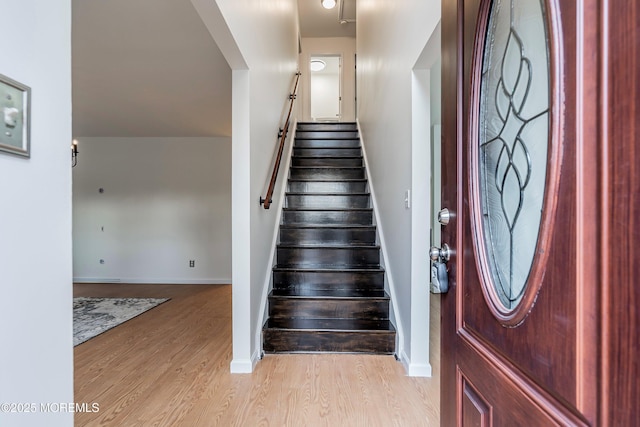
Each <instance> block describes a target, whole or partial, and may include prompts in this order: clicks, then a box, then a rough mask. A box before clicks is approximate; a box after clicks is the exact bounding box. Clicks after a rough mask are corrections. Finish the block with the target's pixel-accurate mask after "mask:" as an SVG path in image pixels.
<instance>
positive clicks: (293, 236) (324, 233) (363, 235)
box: [280, 228, 376, 245]
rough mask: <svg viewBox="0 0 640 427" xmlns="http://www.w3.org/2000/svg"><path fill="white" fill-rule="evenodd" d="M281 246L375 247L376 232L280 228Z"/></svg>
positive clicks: (372, 230)
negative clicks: (335, 245) (332, 245)
mask: <svg viewBox="0 0 640 427" xmlns="http://www.w3.org/2000/svg"><path fill="white" fill-rule="evenodd" d="M280 243H281V244H298V245H309V244H319V243H325V244H343V245H349V244H355V245H375V243H376V231H375V229H373V228H362V229H340V228H329V229H326V228H295V229H292V228H281V229H280Z"/></svg>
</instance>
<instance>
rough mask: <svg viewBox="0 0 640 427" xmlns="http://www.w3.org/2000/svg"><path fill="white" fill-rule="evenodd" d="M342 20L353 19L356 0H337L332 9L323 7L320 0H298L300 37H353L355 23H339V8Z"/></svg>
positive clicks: (354, 34)
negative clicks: (341, 12)
mask: <svg viewBox="0 0 640 427" xmlns="http://www.w3.org/2000/svg"><path fill="white" fill-rule="evenodd" d="M341 7H342V10H343V14H342V18H343V19H344V20H349V21H355V18H356V0H338V5H337V6H336V7H334V8H333V9H325V8H323V7H322V5H321V4H320V0H298V14H299V15H300V35H301V36H302V37H355V36H356V24H355V22H348V23H345V24H341V23H340V21H339V18H340V8H341Z"/></svg>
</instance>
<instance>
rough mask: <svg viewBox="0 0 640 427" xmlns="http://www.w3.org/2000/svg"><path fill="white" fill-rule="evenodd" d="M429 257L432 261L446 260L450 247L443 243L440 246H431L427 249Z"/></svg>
mask: <svg viewBox="0 0 640 427" xmlns="http://www.w3.org/2000/svg"><path fill="white" fill-rule="evenodd" d="M429 257H430V258H431V260H432V261H439V262H447V261H449V259H451V248H450V247H449V245H447V244H446V243H444V244H443V245H442V248H439V247H437V246H432V247H431V250H429Z"/></svg>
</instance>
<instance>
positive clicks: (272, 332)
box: [262, 123, 396, 354]
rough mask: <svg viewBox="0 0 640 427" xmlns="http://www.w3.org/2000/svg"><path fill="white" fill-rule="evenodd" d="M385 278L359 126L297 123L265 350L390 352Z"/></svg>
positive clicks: (392, 333) (391, 339) (393, 334)
mask: <svg viewBox="0 0 640 427" xmlns="http://www.w3.org/2000/svg"><path fill="white" fill-rule="evenodd" d="M384 274H385V272H384V270H383V269H382V268H381V266H380V247H379V246H378V245H377V243H376V226H375V225H374V223H373V209H372V208H371V196H370V194H369V192H368V185H367V179H366V173H365V169H364V164H363V158H362V150H361V147H360V138H359V134H358V130H357V125H356V123H298V127H297V130H296V138H295V144H294V147H293V153H292V157H291V166H290V170H289V181H288V187H287V193H286V194H285V202H284V207H283V211H282V222H281V225H280V231H279V243H278V244H277V247H276V265H275V266H274V268H273V272H272V275H273V287H272V290H271V292H270V293H269V295H268V319H267V321H266V322H265V324H264V326H263V330H262V341H263V343H262V345H263V350H264V352H265V353H279V352H287V353H295V352H347V353H373V354H393V353H394V352H395V342H396V331H395V329H394V327H393V324H392V323H391V321H390V319H389V302H390V301H389V295H388V294H387V293H386V291H385V289H384Z"/></svg>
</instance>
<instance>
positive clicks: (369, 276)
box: [273, 271, 384, 290]
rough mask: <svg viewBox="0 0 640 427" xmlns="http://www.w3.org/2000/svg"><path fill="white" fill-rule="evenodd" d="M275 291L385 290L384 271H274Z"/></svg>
mask: <svg viewBox="0 0 640 427" xmlns="http://www.w3.org/2000/svg"><path fill="white" fill-rule="evenodd" d="M273 287H274V289H307V290H328V289H384V272H382V271H366V272H365V271H358V272H350V271H336V272H328V271H274V272H273Z"/></svg>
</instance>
